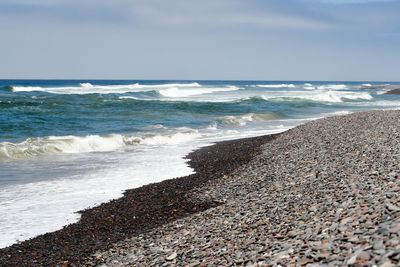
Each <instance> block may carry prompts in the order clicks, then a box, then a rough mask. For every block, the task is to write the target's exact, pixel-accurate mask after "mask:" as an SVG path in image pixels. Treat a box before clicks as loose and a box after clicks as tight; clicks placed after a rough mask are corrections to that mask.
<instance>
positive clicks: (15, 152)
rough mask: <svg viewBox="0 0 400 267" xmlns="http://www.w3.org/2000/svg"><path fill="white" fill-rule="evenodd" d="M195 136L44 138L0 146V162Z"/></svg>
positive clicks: (192, 132)
mask: <svg viewBox="0 0 400 267" xmlns="http://www.w3.org/2000/svg"><path fill="white" fill-rule="evenodd" d="M197 136H198V131H197V130H193V129H182V132H175V133H169V134H164V135H163V134H154V135H147V136H123V135H119V134H112V135H108V136H99V135H88V136H84V137H79V136H48V137H36V138H28V139H26V140H25V141H23V142H20V143H10V142H2V143H0V160H18V159H29V158H34V157H37V156H42V155H52V154H79V153H90V152H108V151H114V150H118V149H122V148H125V147H129V146H135V145H148V146H152V145H163V144H178V143H181V142H185V141H188V140H191V139H193V138H195V137H197Z"/></svg>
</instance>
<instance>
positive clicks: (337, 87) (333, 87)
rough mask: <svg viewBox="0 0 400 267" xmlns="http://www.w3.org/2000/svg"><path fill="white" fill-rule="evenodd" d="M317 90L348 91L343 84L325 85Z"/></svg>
mask: <svg viewBox="0 0 400 267" xmlns="http://www.w3.org/2000/svg"><path fill="white" fill-rule="evenodd" d="M317 89H319V90H345V89H349V88H348V86H347V85H345V84H327V85H320V86H318V87H317Z"/></svg>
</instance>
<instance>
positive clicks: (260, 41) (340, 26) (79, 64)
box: [0, 0, 400, 81]
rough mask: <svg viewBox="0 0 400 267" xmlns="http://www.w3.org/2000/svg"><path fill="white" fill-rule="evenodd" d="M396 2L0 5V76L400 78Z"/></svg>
mask: <svg viewBox="0 0 400 267" xmlns="http://www.w3.org/2000/svg"><path fill="white" fill-rule="evenodd" d="M399 14H400V1H399V0H392V1H390V0H380V1H379V0H375V1H372V0H371V1H367V0H0V78H83V79H88V78H101V79H189V80H190V79H248V80H251V79H262V80H382V81H383V80H386V81H399V80H400V71H399V70H400V67H399V65H400V16H399Z"/></svg>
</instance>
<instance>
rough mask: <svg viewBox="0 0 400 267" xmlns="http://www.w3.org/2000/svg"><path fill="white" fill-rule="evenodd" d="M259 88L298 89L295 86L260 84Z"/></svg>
mask: <svg viewBox="0 0 400 267" xmlns="http://www.w3.org/2000/svg"><path fill="white" fill-rule="evenodd" d="M256 86H257V87H261V88H294V87H296V86H295V85H294V84H285V83H283V84H258V85H256Z"/></svg>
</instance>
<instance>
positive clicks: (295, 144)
mask: <svg viewBox="0 0 400 267" xmlns="http://www.w3.org/2000/svg"><path fill="white" fill-rule="evenodd" d="M399 117H400V111H372V112H361V113H354V114H350V115H346V116H335V117H330V118H325V119H321V120H316V121H312V122H309V123H307V124H304V125H301V126H299V127H296V128H294V129H291V130H289V131H286V132H285V133H283V134H281V135H279V136H278V137H277V138H276V139H275V140H273V141H271V142H268V143H266V144H264V145H263V146H262V151H261V152H260V153H259V154H257V155H255V156H254V158H253V159H252V160H251V161H250V162H248V163H246V164H243V165H241V166H239V167H238V168H237V169H235V170H234V171H233V172H232V173H230V174H229V175H226V176H225V177H224V179H217V180H212V181H209V182H208V183H207V184H206V185H205V186H203V187H199V188H195V189H193V190H192V191H191V192H190V193H188V194H187V198H188V199H190V200H191V201H193V202H196V201H211V200H212V201H218V202H219V203H222V204H221V205H219V206H216V207H212V208H210V209H207V210H205V211H201V212H199V213H195V214H192V215H190V216H188V217H185V218H181V219H178V220H176V221H174V222H170V223H167V224H164V225H162V226H160V227H159V228H157V229H154V230H151V231H148V232H145V233H142V234H139V235H137V236H133V237H132V238H129V239H127V240H125V241H121V242H118V243H115V244H114V245H113V246H112V248H113V249H108V250H104V251H98V252H97V254H94V255H93V257H92V258H91V259H90V260H88V261H87V262H86V265H89V266H93V265H96V264H94V263H95V262H96V259H95V258H96V256H95V255H102V258H101V260H102V261H103V262H104V263H106V264H107V266H118V264H116V263H115V261H117V262H119V263H123V264H126V265H129V266H162V265H163V264H165V263H167V264H168V266H234V265H240V266H346V265H348V266H383V267H391V266H400V179H399V178H398V177H399V176H398V175H399V174H400V165H399V164H398V163H399V162H400V153H398V151H400V119H399ZM149 244H153V246H157V247H159V250H158V251H159V252H154V253H150V250H149ZM165 251H169V252H168V253H167V252H165ZM178 251H179V257H178V254H177V252H178ZM131 254H133V255H136V256H137V257H136V258H135V260H131V259H130V258H129V257H127V256H124V255H131ZM98 264H101V263H98Z"/></svg>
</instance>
